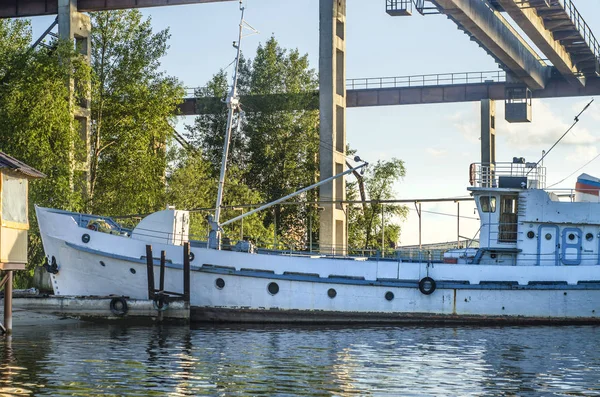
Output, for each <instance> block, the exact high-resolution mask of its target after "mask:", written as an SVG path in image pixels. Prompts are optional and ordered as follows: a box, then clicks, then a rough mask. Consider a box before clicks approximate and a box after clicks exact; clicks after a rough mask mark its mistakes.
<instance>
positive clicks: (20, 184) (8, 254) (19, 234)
mask: <svg viewBox="0 0 600 397" xmlns="http://www.w3.org/2000/svg"><path fill="white" fill-rule="evenodd" d="M43 177H45V175H44V174H42V173H41V172H39V171H37V170H35V169H33V168H31V167H29V166H28V165H26V164H24V163H22V162H20V161H19V160H17V159H15V158H13V157H11V156H9V155H7V154H5V153H2V152H0V270H22V269H25V264H26V263H27V230H29V216H28V182H29V179H37V178H43Z"/></svg>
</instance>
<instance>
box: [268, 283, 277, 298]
mask: <svg viewBox="0 0 600 397" xmlns="http://www.w3.org/2000/svg"><path fill="white" fill-rule="evenodd" d="M267 289H268V290H269V294H271V295H277V293H278V292H279V285H277V283H269V286H268V287H267Z"/></svg>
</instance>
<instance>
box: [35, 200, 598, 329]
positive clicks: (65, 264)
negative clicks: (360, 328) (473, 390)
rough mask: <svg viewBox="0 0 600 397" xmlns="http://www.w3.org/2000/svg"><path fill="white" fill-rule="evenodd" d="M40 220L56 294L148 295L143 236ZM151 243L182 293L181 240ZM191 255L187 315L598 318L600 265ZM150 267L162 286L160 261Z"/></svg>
mask: <svg viewBox="0 0 600 397" xmlns="http://www.w3.org/2000/svg"><path fill="white" fill-rule="evenodd" d="M38 214H39V211H38ZM39 218H40V227H41V230H42V238H43V243H44V248H45V251H46V255H47V256H48V257H49V259H50V260H52V258H54V261H55V262H56V263H57V266H58V273H56V274H53V275H52V276H51V279H52V284H53V288H54V292H55V294H56V295H68V296H90V295H91V296H108V295H117V296H128V297H130V298H132V299H147V298H148V277H147V264H146V259H145V257H144V255H145V247H146V244H147V243H146V242H144V241H141V240H134V239H131V238H127V237H121V236H113V235H109V234H106V233H101V232H94V231H89V230H86V229H83V228H80V227H79V226H77V225H76V224H75V223H74V222H69V220H68V219H65V218H64V215H63V214H53V213H50V212H48V213H44V214H41V216H39ZM47 222H54V223H55V225H56V224H58V225H61V226H60V227H56V226H55V227H46V226H45V225H47ZM57 222H58V223H57ZM83 234H87V235H88V236H89V239H87V240H88V242H87V243H84V242H83V240H86V239H85V238H82V237H83ZM153 249H154V252H155V254H154V256H155V257H156V256H159V253H160V251H162V250H164V251H165V253H166V257H167V265H166V270H165V285H164V289H165V290H167V291H172V292H182V290H183V270H182V262H183V249H182V247H181V246H174V245H169V244H153ZM192 253H193V254H194V260H193V261H192V268H191V272H190V284H191V296H190V304H191V306H192V314H191V317H192V318H191V320H192V321H219V322H221V321H222V322H300V323H354V322H361V323H414V322H422V321H428V322H435V323H467V322H479V323H482V322H488V323H499V322H501V323H507V322H510V323H524V322H584V323H592V322H600V317H599V316H598V313H600V281H598V280H600V267H599V266H579V267H572V268H566V267H553V268H546V269H544V268H542V267H540V266H523V267H522V268H519V267H518V266H483V265H450V264H442V263H439V264H432V263H427V262H422V263H406V262H399V261H355V260H336V259H328V258H310V257H292V256H280V255H259V254H249V253H242V252H231V251H216V250H208V249H204V248H192ZM153 271H154V279H155V281H156V284H157V285H156V288H158V280H159V273H160V267H159V266H158V261H157V260H155V261H154V266H153ZM425 277H431V278H432V279H433V280H435V283H436V288H435V290H433V291H432V292H431V293H428V292H429V291H426V290H423V288H420V287H419V281H420V280H422V279H423V278H425Z"/></svg>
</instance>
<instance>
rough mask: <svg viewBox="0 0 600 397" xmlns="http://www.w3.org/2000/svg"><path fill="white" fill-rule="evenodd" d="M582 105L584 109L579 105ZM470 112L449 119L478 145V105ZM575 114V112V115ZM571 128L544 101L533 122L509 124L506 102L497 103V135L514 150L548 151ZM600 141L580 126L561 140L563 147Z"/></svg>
mask: <svg viewBox="0 0 600 397" xmlns="http://www.w3.org/2000/svg"><path fill="white" fill-rule="evenodd" d="M586 104H587V102H581V103H578V104H577V106H575V105H574V107H575V108H577V109H578V110H577V112H579V111H581V109H583V106H585V105H586ZM579 105H581V106H579ZM473 106H474V107H473V111H471V112H458V113H455V114H454V115H452V116H450V118H449V123H450V124H451V125H452V127H454V129H455V130H456V131H458V132H459V133H460V134H461V135H462V136H463V137H464V138H465V139H466V140H467V141H469V142H472V143H476V142H478V141H479V139H480V134H481V128H480V124H479V123H480V116H479V106H480V105H479V104H474V105H473ZM588 111H590V113H591V114H592V115H593V116H592V117H594V118H597V119H598V120H600V104H598V105H596V104H595V103H593V104H592V106H590V109H588ZM575 114H576V113H575ZM570 126H571V122H570V120H569V121H568V122H566V121H565V119H564V118H562V116H560V117H559V116H557V113H556V112H555V111H553V110H552V108H551V107H550V106H549V105H548V104H547V103H546V102H543V101H540V100H537V101H535V102H534V103H533V118H532V122H531V123H509V122H507V121H506V120H505V118H504V103H503V102H502V101H496V136H497V138H500V137H502V138H504V139H505V141H506V143H507V144H508V145H509V146H510V147H511V148H518V149H520V150H523V149H532V148H535V149H538V148H549V147H550V146H552V145H553V144H554V143H555V142H556V141H557V140H558V139H559V138H560V137H561V135H563V134H564V133H565V132H566V131H567V130H568V129H569V127H570ZM599 142H600V136H597V135H594V134H592V133H591V132H590V130H589V129H588V128H586V127H585V126H582V125H581V124H578V125H576V126H575V127H574V128H573V129H572V130H571V131H570V132H569V133H568V134H567V135H566V136H565V137H564V138H563V139H562V140H561V144H562V145H571V146H590V145H594V144H597V143H599Z"/></svg>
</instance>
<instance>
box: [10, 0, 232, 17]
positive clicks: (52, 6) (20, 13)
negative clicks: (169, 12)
mask: <svg viewBox="0 0 600 397" xmlns="http://www.w3.org/2000/svg"><path fill="white" fill-rule="evenodd" d="M222 1H233V0H77V1H73V2H72V3H75V9H76V11H77V12H90V11H108V10H119V9H126V8H143V7H160V6H169V5H184V4H198V3H216V2H222ZM60 2H61V0H2V1H0V18H20V17H34V16H40V15H55V14H58V11H59V3H60Z"/></svg>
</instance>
